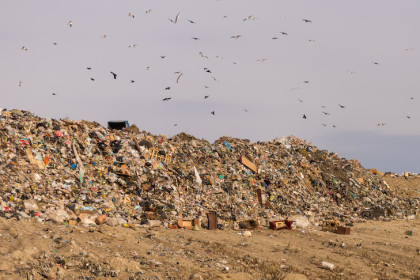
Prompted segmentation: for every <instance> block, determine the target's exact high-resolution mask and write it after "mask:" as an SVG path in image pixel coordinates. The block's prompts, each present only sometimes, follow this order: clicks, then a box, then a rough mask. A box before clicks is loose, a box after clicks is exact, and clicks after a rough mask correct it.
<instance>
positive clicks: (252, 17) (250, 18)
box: [242, 16, 255, 21]
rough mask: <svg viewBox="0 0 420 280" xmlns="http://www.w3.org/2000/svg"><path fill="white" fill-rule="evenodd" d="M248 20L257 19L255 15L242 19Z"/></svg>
mask: <svg viewBox="0 0 420 280" xmlns="http://www.w3.org/2000/svg"><path fill="white" fill-rule="evenodd" d="M247 20H255V17H254V16H247V17H246V18H244V19H243V20H242V21H247Z"/></svg>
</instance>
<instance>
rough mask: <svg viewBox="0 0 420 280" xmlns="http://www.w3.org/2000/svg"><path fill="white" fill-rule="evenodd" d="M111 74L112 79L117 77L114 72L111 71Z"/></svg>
mask: <svg viewBox="0 0 420 280" xmlns="http://www.w3.org/2000/svg"><path fill="white" fill-rule="evenodd" d="M111 74H112V76H114V80H116V79H117V74H115V73H114V72H111Z"/></svg>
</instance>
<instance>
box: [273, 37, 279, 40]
mask: <svg viewBox="0 0 420 280" xmlns="http://www.w3.org/2000/svg"><path fill="white" fill-rule="evenodd" d="M278 38H279V37H273V38H271V39H272V40H277V39H278Z"/></svg>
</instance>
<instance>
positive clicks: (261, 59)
mask: <svg viewBox="0 0 420 280" xmlns="http://www.w3.org/2000/svg"><path fill="white" fill-rule="evenodd" d="M266 60H267V59H266V58H260V59H257V62H264V61H266Z"/></svg>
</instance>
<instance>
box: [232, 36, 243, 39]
mask: <svg viewBox="0 0 420 280" xmlns="http://www.w3.org/2000/svg"><path fill="white" fill-rule="evenodd" d="M230 38H232V39H239V38H241V35H234V36H231V37H230Z"/></svg>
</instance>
